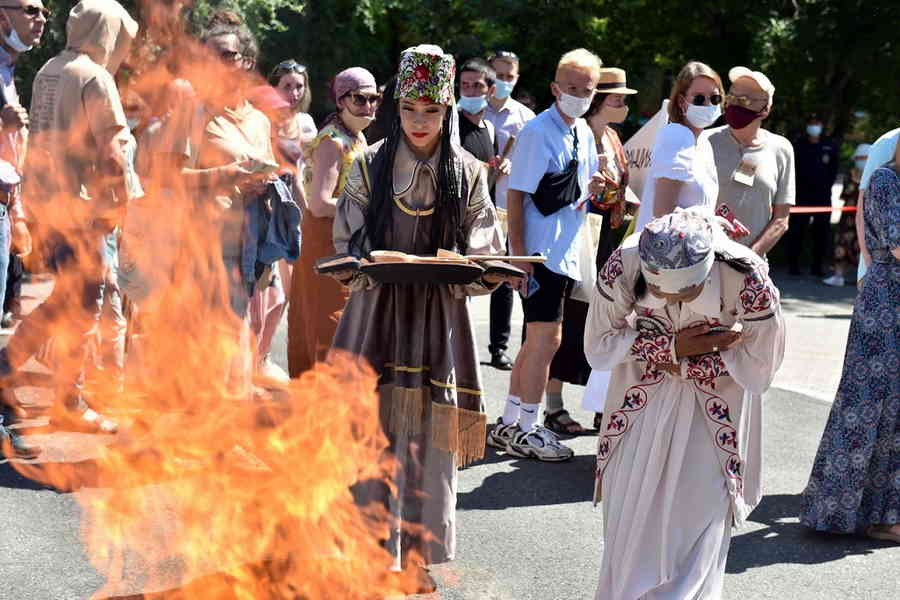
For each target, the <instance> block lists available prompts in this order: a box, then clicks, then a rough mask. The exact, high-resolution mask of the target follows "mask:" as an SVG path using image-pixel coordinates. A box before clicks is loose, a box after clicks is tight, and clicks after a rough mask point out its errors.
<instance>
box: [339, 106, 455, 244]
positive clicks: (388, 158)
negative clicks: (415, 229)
mask: <svg viewBox="0 0 900 600" xmlns="http://www.w3.org/2000/svg"><path fill="white" fill-rule="evenodd" d="M451 110H452V109H449V108H448V111H447V116H446V117H445V119H444V128H443V131H442V133H441V140H440V153H441V155H440V160H439V161H438V173H437V187H438V189H437V194H435V203H434V214H433V215H432V219H431V228H432V229H431V233H432V238H431V239H432V246H433V247H432V248H430V249H429V250H430V251H431V253H435V252H436V251H437V249H438V248H446V249H452V250H457V251H460V252H464V251H465V249H466V246H467V243H466V239H465V232H464V231H463V228H462V223H461V215H462V214H464V213H465V211H464V210H463V207H462V206H461V203H462V202H466V201H467V199H463V198H462V197H461V196H462V194H461V191H460V186H459V182H460V180H461V175H462V173H461V171H462V165H461V163H460V161H459V160H457V159H456V157H455V155H454V153H453V149H452V143H451V132H450V123H451V122H452V115H451V113H450V111H451ZM403 135H404V134H403V129H402V128H401V127H400V119H399V117H398V118H397V119H396V120H395V121H394V124H393V127H392V128H391V132H390V134H388V136H387V138H385V141H384V144H383V145H382V146H381V148H380V149H379V150H378V153H377V154H376V156H375V159H374V160H373V161H372V164H373V167H374V168H373V169H372V173H371V185H372V189H371V190H370V197H369V207H368V209H367V210H366V215H365V225H364V226H363V228H361V229H359V230H357V231H356V232H354V233H353V236H352V237H351V239H350V251H351V253H352V254H354V255H355V256H365V255H366V253H367V251H368V250H387V249H388V248H387V232H388V231H390V229H391V225H392V224H393V202H394V198H393V194H394V159H395V157H396V156H397V150H398V148H399V147H400V144H401V143H402V142H403ZM366 242H368V244H367V243H366Z"/></svg>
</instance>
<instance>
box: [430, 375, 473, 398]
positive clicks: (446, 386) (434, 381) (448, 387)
mask: <svg viewBox="0 0 900 600" xmlns="http://www.w3.org/2000/svg"><path fill="white" fill-rule="evenodd" d="M431 385H436V386H438V387H441V388H444V389H445V390H455V391H457V392H462V393H463V394H471V395H472V396H481V390H474V389H472V388H464V387H459V386H458V385H454V384H452V383H444V382H443V381H438V380H437V379H432V380H431Z"/></svg>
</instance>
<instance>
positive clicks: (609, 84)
mask: <svg viewBox="0 0 900 600" xmlns="http://www.w3.org/2000/svg"><path fill="white" fill-rule="evenodd" d="M597 91H598V92H600V93H601V94H637V90H633V89H631V88H629V87H628V86H627V85H626V82H625V70H624V69H617V68H615V67H608V68H605V69H600V82H599V83H598V84H597Z"/></svg>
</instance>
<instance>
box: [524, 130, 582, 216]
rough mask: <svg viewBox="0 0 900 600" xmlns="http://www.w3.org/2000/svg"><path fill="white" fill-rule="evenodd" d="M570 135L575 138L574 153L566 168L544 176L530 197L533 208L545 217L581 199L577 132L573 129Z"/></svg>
mask: <svg viewBox="0 0 900 600" xmlns="http://www.w3.org/2000/svg"><path fill="white" fill-rule="evenodd" d="M572 135H574V136H575V144H574V147H575V151H574V156H573V158H572V160H570V161H569V164H568V166H567V167H566V168H565V169H563V170H562V171H560V172H559V173H547V174H546V175H544V177H543V178H541V181H540V183H539V184H538V187H537V189H536V190H535V191H534V193H533V194H532V195H531V201H532V202H533V203H534V206H535V208H537V209H538V211H540V213H541V214H542V215H544V216H545V217H549V216H550V215H552V214H553V213H555V212H556V211H558V210H559V209H561V208H563V207H566V206H568V205H569V204H573V203H575V202H578V200H579V199H580V198H581V184H580V183H579V182H578V132H577V131H576V130H575V129H574V128H573V129H572Z"/></svg>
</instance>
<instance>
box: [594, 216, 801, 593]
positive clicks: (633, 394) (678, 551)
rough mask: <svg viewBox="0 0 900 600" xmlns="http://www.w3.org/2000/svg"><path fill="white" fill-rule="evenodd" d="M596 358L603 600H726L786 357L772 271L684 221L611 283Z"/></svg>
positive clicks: (601, 291)
mask: <svg viewBox="0 0 900 600" xmlns="http://www.w3.org/2000/svg"><path fill="white" fill-rule="evenodd" d="M695 211H696V212H695ZM632 313H633V314H634V316H631V315H632ZM584 347H585V354H586V355H587V358H588V362H590V364H591V367H593V368H594V369H611V370H612V379H611V381H610V385H609V394H608V396H607V401H606V402H607V403H606V412H605V413H604V415H603V419H602V421H601V424H600V437H599V440H598V447H597V448H598V450H597V483H596V485H597V498H598V499H599V498H600V496H601V495H602V499H603V521H604V523H605V531H604V550H603V563H602V567H601V571H600V584H599V587H598V590H597V598H598V600H599V599H601V598H602V599H603V600H634V599H635V598H654V599H664V598H669V599H673V600H674V599H676V598H677V599H681V598H719V597H720V596H721V590H722V579H723V576H724V573H725V559H726V557H727V556H728V547H729V544H730V542H731V527H732V526H733V525H739V524H740V523H742V522H743V521H744V519H745V518H746V517H747V515H748V514H749V513H750V511H751V510H753V508H754V507H755V506H756V504H757V503H758V502H759V500H760V498H761V490H760V466H761V465H760V461H761V455H760V450H761V443H762V439H761V438H762V434H761V416H762V415H761V406H760V394H762V393H763V392H764V391H765V390H766V389H767V388H768V387H769V384H770V383H771V381H772V378H773V377H774V376H775V372H776V371H777V370H778V367H779V366H780V364H781V359H782V357H783V354H784V321H783V319H782V317H781V309H780V307H779V295H778V290H777V288H775V286H774V284H773V283H772V281H771V280H770V279H769V276H768V268H767V266H766V263H765V261H764V260H762V259H760V258H759V257H758V256H757V255H756V254H755V253H754V252H753V251H751V250H749V249H747V248H745V247H744V246H741V245H740V244H737V243H736V242H732V241H730V240H728V239H726V238H725V236H724V234H722V233H721V231H720V227H719V225H718V223H717V222H715V221H713V220H712V218H711V217H710V216H706V215H703V214H701V213H700V212H699V211H697V210H696V209H689V210H683V209H680V208H676V209H675V212H674V213H670V214H668V215H665V216H663V217H660V218H659V219H656V220H654V221H651V222H650V223H648V224H647V226H646V227H645V228H644V230H643V232H642V233H641V234H639V235H633V236H631V237H629V238H628V239H627V240H625V243H624V244H623V245H622V247H621V248H619V249H617V250H615V251H614V252H613V254H612V256H610V258H609V260H608V261H607V262H606V264H605V265H604V267H603V268H602V269H601V270H600V273H599V274H598V281H597V286H596V288H595V290H594V295H593V298H592V299H591V308H590V312H589V314H588V322H587V328H586V330H585V344H584Z"/></svg>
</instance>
